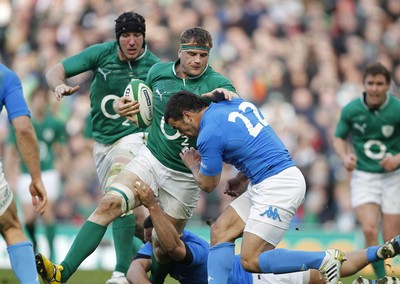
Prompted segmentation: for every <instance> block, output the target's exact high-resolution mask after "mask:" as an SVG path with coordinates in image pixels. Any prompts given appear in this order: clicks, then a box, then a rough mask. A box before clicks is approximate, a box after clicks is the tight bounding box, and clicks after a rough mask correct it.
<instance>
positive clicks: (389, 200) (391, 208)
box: [350, 169, 400, 214]
mask: <svg viewBox="0 0 400 284" xmlns="http://www.w3.org/2000/svg"><path fill="white" fill-rule="evenodd" d="M350 188H351V205H352V206H353V208H355V207H357V206H360V205H363V204H366V203H375V204H378V205H380V206H381V210H382V212H383V213H385V214H400V169H397V170H395V171H393V172H390V173H368V172H363V171H359V170H354V171H353V172H352V175H351V182H350Z"/></svg>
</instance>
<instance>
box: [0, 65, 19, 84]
mask: <svg viewBox="0 0 400 284" xmlns="http://www.w3.org/2000/svg"><path fill="white" fill-rule="evenodd" d="M0 76H1V77H2V79H3V80H4V79H17V80H19V78H18V75H17V73H15V72H14V71H13V70H11V69H10V68H8V67H7V66H5V65H4V64H1V63H0Z"/></svg>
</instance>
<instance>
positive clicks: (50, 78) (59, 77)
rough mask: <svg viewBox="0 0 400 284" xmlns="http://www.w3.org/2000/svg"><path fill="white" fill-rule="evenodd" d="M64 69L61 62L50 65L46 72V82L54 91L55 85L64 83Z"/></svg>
mask: <svg viewBox="0 0 400 284" xmlns="http://www.w3.org/2000/svg"><path fill="white" fill-rule="evenodd" d="M65 79H66V76H65V71H64V67H63V66H62V64H61V63H58V64H56V65H54V66H53V67H51V68H50V69H49V71H47V73H46V82H47V85H48V86H49V88H50V89H51V90H52V91H55V89H56V87H57V86H60V85H62V84H65Z"/></svg>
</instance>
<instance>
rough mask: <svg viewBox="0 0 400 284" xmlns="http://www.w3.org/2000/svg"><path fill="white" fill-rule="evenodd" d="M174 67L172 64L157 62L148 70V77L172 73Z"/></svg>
mask: <svg viewBox="0 0 400 284" xmlns="http://www.w3.org/2000/svg"><path fill="white" fill-rule="evenodd" d="M173 66H174V62H162V61H159V62H157V63H155V64H154V65H153V66H151V68H150V70H149V74H150V75H149V76H152V77H157V76H160V75H163V74H167V73H170V72H172V68H173Z"/></svg>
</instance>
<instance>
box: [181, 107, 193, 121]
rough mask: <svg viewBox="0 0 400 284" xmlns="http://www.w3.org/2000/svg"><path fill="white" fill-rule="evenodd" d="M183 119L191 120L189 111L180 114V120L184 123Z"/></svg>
mask: <svg viewBox="0 0 400 284" xmlns="http://www.w3.org/2000/svg"><path fill="white" fill-rule="evenodd" d="M185 119H189V120H191V119H192V113H191V112H190V111H187V110H184V111H183V112H182V120H183V121H185Z"/></svg>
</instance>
